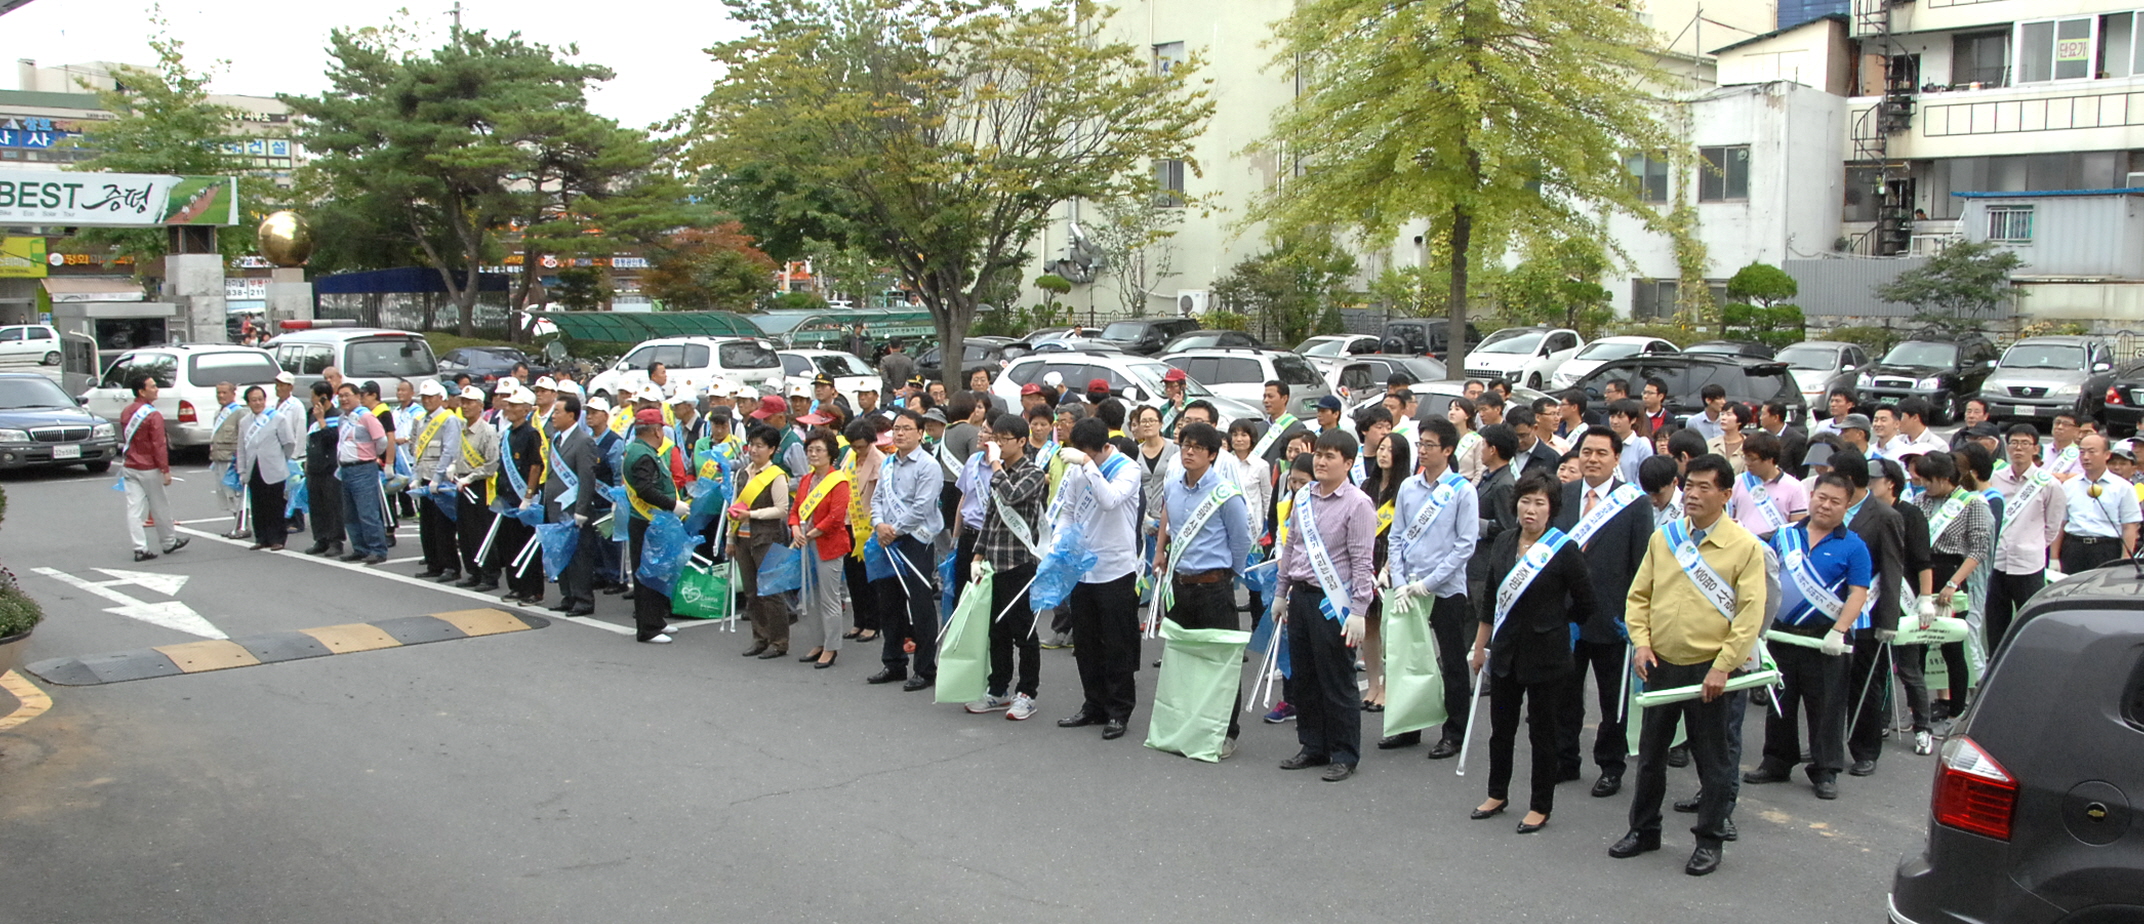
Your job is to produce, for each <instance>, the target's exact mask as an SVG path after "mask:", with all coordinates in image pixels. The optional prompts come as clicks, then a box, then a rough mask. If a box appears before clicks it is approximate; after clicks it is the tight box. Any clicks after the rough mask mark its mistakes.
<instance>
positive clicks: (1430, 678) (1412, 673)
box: [1377, 419, 1484, 758]
mask: <svg viewBox="0 0 2144 924" xmlns="http://www.w3.org/2000/svg"><path fill="white" fill-rule="evenodd" d="M1420 430H1421V432H1420V435H1419V437H1418V439H1419V442H1418V448H1419V449H1420V455H1421V458H1422V470H1421V471H1420V472H1418V473H1416V474H1414V475H1411V476H1409V477H1408V478H1407V480H1406V481H1403V482H1401V483H1400V494H1399V500H1398V502H1397V504H1396V506H1395V508H1394V510H1393V517H1392V527H1391V529H1390V530H1389V531H1388V533H1387V542H1388V543H1389V546H1390V551H1389V554H1387V555H1386V558H1385V579H1384V581H1383V583H1384V584H1385V585H1386V586H1388V587H1390V588H1391V589H1390V590H1387V591H1385V626H1384V642H1385V735H1384V737H1383V738H1382V739H1380V740H1379V741H1378V742H1377V746H1378V748H1379V749H1381V750H1388V751H1389V750H1393V749H1395V748H1403V747H1411V746H1413V745H1415V744H1419V743H1421V741H1422V730H1423V729H1426V728H1437V729H1439V730H1438V736H1437V743H1436V744H1435V745H1434V746H1433V747H1432V748H1431V750H1430V754H1429V756H1430V757H1432V758H1441V757H1445V756H1449V754H1457V753H1458V752H1459V738H1460V736H1462V735H1464V734H1465V733H1466V723H1467V715H1468V713H1469V711H1470V710H1468V709H1466V708H1464V706H1465V705H1467V703H1466V694H1467V671H1466V660H1465V659H1466V651H1467V648H1466V643H1467V640H1468V639H1469V636H1467V635H1465V634H1464V633H1463V632H1460V631H1459V630H1460V629H1461V627H1462V626H1464V625H1465V623H1467V622H1468V621H1469V619H1470V618H1471V616H1470V614H1471V612H1472V607H1470V606H1468V602H1467V596H1466V594H1467V562H1468V561H1470V560H1472V559H1473V557H1474V545H1475V542H1476V541H1477V539H1478V538H1479V535H1480V525H1481V518H1482V516H1483V515H1484V511H1482V510H1481V496H1480V495H1479V494H1478V493H1476V492H1475V490H1474V486H1473V485H1471V484H1468V483H1467V480H1466V479H1465V478H1463V477H1461V476H1460V474H1459V472H1458V471H1457V470H1456V469H1454V468H1453V467H1452V453H1453V452H1454V450H1456V449H1457V448H1458V446H1459V428H1457V427H1455V426H1453V425H1452V422H1451V421H1449V420H1443V419H1436V420H1429V421H1425V422H1423V423H1422V425H1421V428H1420ZM1439 610H1442V611H1444V613H1445V616H1444V618H1442V619H1436V618H1434V617H1436V615H1437V613H1438V611H1439ZM1440 623H1441V625H1440ZM1440 636H1442V638H1441V640H1440V638H1439V637H1440ZM1453 706H1460V707H1462V708H1458V709H1452V708H1451V707H1453Z"/></svg>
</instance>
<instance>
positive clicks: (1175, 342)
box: [1156, 330, 1266, 355]
mask: <svg viewBox="0 0 2144 924" xmlns="http://www.w3.org/2000/svg"><path fill="white" fill-rule="evenodd" d="M1231 347H1233V348H1240V349H1247V350H1263V349H1265V348H1266V344H1265V341H1263V340H1260V339H1258V338H1256V337H1253V336H1251V335H1250V334H1247V333H1244V332H1243V331H1240V330H1195V331H1192V332H1190V333H1188V334H1177V335H1176V336H1175V337H1174V338H1171V339H1170V340H1169V342H1168V343H1165V344H1162V346H1161V353H1160V354H1156V355H1165V354H1169V353H1182V352H1184V351H1185V350H1213V349H1224V348H1231Z"/></svg>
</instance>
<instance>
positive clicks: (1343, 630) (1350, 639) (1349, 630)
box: [1340, 616, 1369, 648]
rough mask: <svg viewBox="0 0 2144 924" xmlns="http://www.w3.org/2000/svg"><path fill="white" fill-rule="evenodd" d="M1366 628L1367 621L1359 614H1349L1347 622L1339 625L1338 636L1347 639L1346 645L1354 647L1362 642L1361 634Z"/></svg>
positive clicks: (1367, 625)
mask: <svg viewBox="0 0 2144 924" xmlns="http://www.w3.org/2000/svg"><path fill="white" fill-rule="evenodd" d="M1368 628H1369V623H1368V622H1366V621H1364V620H1363V618H1362V617H1361V616H1349V617H1348V618H1347V622H1346V623H1344V624H1342V625H1341V626H1340V637H1341V638H1342V639H1345V640H1346V641H1347V647H1349V648H1354V647H1357V646H1359V645H1361V644H1362V634H1363V632H1364V631H1366V630H1368Z"/></svg>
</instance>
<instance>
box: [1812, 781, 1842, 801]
mask: <svg viewBox="0 0 2144 924" xmlns="http://www.w3.org/2000/svg"><path fill="white" fill-rule="evenodd" d="M1816 797H1817V798H1819V799H1823V800H1826V801H1830V800H1832V799H1836V798H1838V797H1839V781H1838V780H1834V779H1822V780H1818V781H1816Z"/></svg>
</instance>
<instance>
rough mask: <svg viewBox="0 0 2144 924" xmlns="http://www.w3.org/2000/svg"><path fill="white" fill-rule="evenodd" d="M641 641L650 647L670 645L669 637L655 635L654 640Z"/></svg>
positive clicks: (659, 634) (645, 639)
mask: <svg viewBox="0 0 2144 924" xmlns="http://www.w3.org/2000/svg"><path fill="white" fill-rule="evenodd" d="M641 641H643V642H646V643H648V644H650V645H668V644H670V636H668V635H663V634H661V633H657V634H656V636H655V637H654V638H644V639H641Z"/></svg>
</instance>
